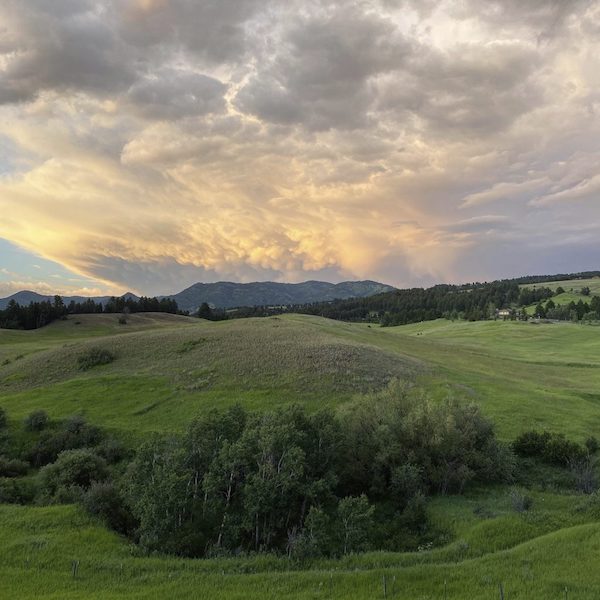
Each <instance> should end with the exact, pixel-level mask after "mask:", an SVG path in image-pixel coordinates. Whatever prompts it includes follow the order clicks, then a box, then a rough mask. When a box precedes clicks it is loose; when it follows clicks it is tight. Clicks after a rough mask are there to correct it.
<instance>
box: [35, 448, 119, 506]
mask: <svg viewBox="0 0 600 600" xmlns="http://www.w3.org/2000/svg"><path fill="white" fill-rule="evenodd" d="M107 476H108V470H107V467H106V461H105V460H104V459H103V458H102V457H100V456H98V455H97V454H96V453H95V452H93V451H92V450H90V449H88V448H83V449H78V450H65V451H64V452H61V453H60V455H59V456H58V458H57V460H56V462H55V463H52V464H50V465H46V466H45V467H44V468H43V469H42V470H41V471H40V482H41V485H42V488H43V491H44V492H45V493H46V494H47V495H48V496H49V497H51V498H53V499H54V498H56V497H57V496H58V494H59V492H62V491H64V490H65V489H67V490H68V489H69V488H70V487H76V488H81V489H82V490H86V489H88V488H89V487H90V486H91V485H92V483H93V482H94V481H104V480H105V479H106V478H107Z"/></svg>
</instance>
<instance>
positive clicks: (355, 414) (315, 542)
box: [125, 385, 513, 557]
mask: <svg viewBox="0 0 600 600" xmlns="http://www.w3.org/2000/svg"><path fill="white" fill-rule="evenodd" d="M432 432H435V435H432ZM512 468H513V457H512V454H511V452H510V450H509V449H508V448H506V447H504V446H502V445H501V444H500V443H499V442H498V441H497V440H496V438H495V436H494V432H493V428H492V426H491V424H490V423H489V422H488V421H487V420H486V419H484V418H483V417H482V416H481V414H480V413H479V411H478V409H477V408H475V407H474V406H464V405H461V404H458V403H455V402H447V403H444V404H442V405H432V404H431V403H429V402H428V401H427V399H426V398H424V397H422V396H419V395H415V394H411V393H409V392H408V391H407V390H406V389H404V388H402V387H400V386H398V385H394V386H392V387H390V389H388V390H387V391H386V392H385V393H382V394H379V395H374V396H371V397H369V398H368V399H366V400H361V401H360V402H358V403H357V404H356V405H353V406H352V407H350V408H348V409H347V411H346V412H345V414H344V415H342V416H341V417H336V416H335V415H334V414H333V413H331V412H329V411H323V412H319V413H316V414H311V415H309V414H306V413H305V411H304V410H302V409H301V408H298V407H291V408H284V409H280V410H278V411H275V412H271V413H261V414H252V413H247V412H246V411H245V410H243V409H242V408H240V407H235V408H232V409H229V410H228V411H225V412H213V413H211V414H209V415H208V416H204V417H200V418H198V419H196V420H195V421H194V422H193V423H192V424H191V425H190V427H189V429H188V431H187V434H186V435H185V436H184V437H183V438H180V439H172V438H171V439H165V438H162V437H158V436H157V437H155V438H153V439H151V440H149V441H148V442H147V443H146V444H144V445H143V446H142V447H141V448H140V450H139V451H138V453H137V456H136V458H135V460H134V461H133V462H132V464H131V465H130V467H129V469H128V472H127V476H126V482H127V483H126V486H125V496H126V498H127V499H128V502H129V504H130V506H131V510H132V513H133V515H134V517H135V518H136V519H137V521H138V523H139V526H138V535H139V541H140V543H141V544H142V545H143V546H144V547H145V548H147V549H149V550H159V549H162V550H164V549H168V550H169V551H170V552H173V553H176V554H182V555H189V556H206V555H215V554H221V553H224V554H228V553H238V552H244V551H275V552H278V553H287V554H288V555H289V556H295V557H303V556H307V555H340V554H344V553H348V552H356V551H360V550H364V549H366V548H369V547H376V548H389V549H394V548H395V549H398V548H401V547H406V545H407V541H408V540H412V539H414V538H415V536H416V537H419V536H420V535H421V534H422V533H423V528H424V527H425V526H426V523H427V522H426V513H425V507H424V497H425V496H427V495H429V494H435V493H440V494H444V493H452V492H461V491H462V490H463V489H464V488H465V486H466V485H468V484H469V483H470V482H472V481H505V480H507V479H508V478H510V476H511V472H512ZM377 524H379V525H377Z"/></svg>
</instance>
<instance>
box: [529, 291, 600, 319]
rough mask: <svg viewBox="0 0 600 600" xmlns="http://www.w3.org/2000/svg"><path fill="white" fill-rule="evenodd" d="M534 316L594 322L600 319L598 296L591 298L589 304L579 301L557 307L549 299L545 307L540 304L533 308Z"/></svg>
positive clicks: (599, 298)
mask: <svg viewBox="0 0 600 600" xmlns="http://www.w3.org/2000/svg"><path fill="white" fill-rule="evenodd" d="M535 315H536V316H538V317H540V318H542V319H556V320H559V321H582V320H584V321H596V320H598V319H599V318H600V296H593V297H592V299H591V301H590V302H589V303H588V302H584V301H583V300H579V301H578V302H573V301H571V302H569V304H559V305H556V304H555V303H554V301H553V300H552V299H550V300H548V302H546V304H545V305H544V304H542V303H541V302H540V303H539V304H538V305H537V306H536V307H535Z"/></svg>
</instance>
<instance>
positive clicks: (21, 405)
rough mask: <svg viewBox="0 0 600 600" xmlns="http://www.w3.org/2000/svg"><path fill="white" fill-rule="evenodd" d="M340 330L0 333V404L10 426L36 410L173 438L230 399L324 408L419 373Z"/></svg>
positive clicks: (142, 325)
mask: <svg viewBox="0 0 600 600" xmlns="http://www.w3.org/2000/svg"><path fill="white" fill-rule="evenodd" d="M78 323H79V324H78ZM343 328H344V326H343V325H342V324H338V323H334V324H333V323H332V324H331V325H330V327H329V328H328V329H323V328H321V327H320V326H319V324H317V323H316V320H315V319H310V318H306V319H293V318H292V319H289V318H277V317H274V318H271V319H244V320H235V321H224V322H217V323H213V322H209V321H201V320H199V319H191V318H187V317H177V316H173V315H158V314H157V315H150V314H146V315H134V316H133V317H131V318H130V320H129V323H128V324H127V325H119V324H118V319H117V316H116V315H87V316H82V317H80V316H77V317H70V318H69V319H68V320H66V321H60V322H56V323H53V324H52V325H50V326H48V327H46V328H44V329H39V330H35V331H31V332H17V331H6V330H4V331H1V332H0V364H1V366H0V393H1V394H2V405H3V406H4V407H6V408H7V410H8V411H9V412H10V414H11V415H14V416H15V417H18V418H21V417H24V416H25V415H26V414H28V413H29V412H30V411H31V410H34V409H36V408H44V409H45V410H47V411H48V413H49V414H50V415H51V416H53V417H61V416H65V415H68V414H73V413H76V412H83V413H85V414H86V415H87V416H88V417H89V418H90V419H91V420H93V421H94V422H97V423H99V424H103V425H107V426H109V427H112V428H122V429H126V430H133V431H149V430H165V429H166V430H169V429H173V430H175V429H180V428H182V427H184V426H185V425H186V424H187V422H189V420H190V419H191V418H192V417H193V416H194V415H195V414H197V413H198V412H199V411H202V410H207V409H209V408H213V407H216V406H218V407H224V406H228V405H231V404H233V403H236V402H240V403H242V404H244V405H246V406H248V407H251V408H268V407H270V406H272V405H274V404H278V403H282V402H286V403H291V402H301V403H305V404H308V405H309V406H310V407H312V408H318V407H319V406H322V405H325V404H329V405H335V404H337V403H339V402H342V401H344V400H348V399H349V398H351V397H352V395H353V394H355V393H357V392H366V391H368V390H372V389H378V388H381V387H383V386H384V385H385V384H386V383H388V382H389V381H390V380H391V379H393V378H403V377H412V376H413V375H414V373H415V372H416V371H417V370H419V368H421V365H420V363H419V362H418V361H415V360H412V359H409V358H407V357H403V356H399V355H397V354H394V353H392V352H389V351H387V350H385V349H381V348H379V347H377V346H374V345H371V344H369V343H367V342H365V341H360V340H350V339H348V338H347V337H344V336H343V335H337V329H340V330H342V331H343ZM96 348H99V349H103V350H108V351H109V352H111V353H112V354H113V355H114V357H115V360H114V361H113V362H112V363H110V364H107V365H103V366H99V367H95V368H93V369H90V370H88V371H81V370H80V368H79V366H78V358H79V357H80V356H83V355H85V354H86V353H87V352H89V351H90V350H92V349H96ZM2 363H6V364H2Z"/></svg>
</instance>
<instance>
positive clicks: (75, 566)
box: [71, 560, 79, 579]
mask: <svg viewBox="0 0 600 600" xmlns="http://www.w3.org/2000/svg"><path fill="white" fill-rule="evenodd" d="M78 571H79V561H78V560H74V561H73V562H72V563H71V572H72V574H73V579H76V578H77V573H78Z"/></svg>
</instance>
